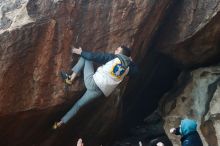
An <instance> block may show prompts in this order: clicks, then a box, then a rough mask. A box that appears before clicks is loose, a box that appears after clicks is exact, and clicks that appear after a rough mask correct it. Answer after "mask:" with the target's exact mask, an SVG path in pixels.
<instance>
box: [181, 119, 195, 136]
mask: <svg viewBox="0 0 220 146" xmlns="http://www.w3.org/2000/svg"><path fill="white" fill-rule="evenodd" d="M196 128H197V123H196V121H195V120H191V119H184V120H182V121H181V124H180V133H181V134H182V135H183V136H184V135H187V134H189V133H191V132H195V131H196Z"/></svg>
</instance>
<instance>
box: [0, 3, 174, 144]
mask: <svg viewBox="0 0 220 146" xmlns="http://www.w3.org/2000/svg"><path fill="white" fill-rule="evenodd" d="M169 4H170V1H169V0H166V1H157V2H155V1H142V0H139V1H133V0H129V1H128V0H123V1H120V2H118V1H114V0H113V1H103V0H98V1H86V0H80V1H78V0H77V1H72V0H65V1H52V0H48V1H45V0H29V1H28V0H23V1H17V0H10V1H1V10H2V11H1V21H0V26H1V27H0V29H1V32H0V33H1V34H0V35H1V37H0V52H1V53H0V66H1V71H0V76H1V78H0V95H1V97H0V101H1V102H0V115H1V121H0V122H1V123H2V124H1V130H2V131H7V132H5V133H1V137H2V138H1V140H0V143H1V145H68V144H69V145H72V139H73V138H74V137H75V138H78V137H79V136H84V137H86V138H87V141H88V143H89V144H90V145H98V143H101V142H102V143H103V142H108V141H111V137H112V136H109V135H111V134H114V129H116V128H114V127H115V126H117V122H118V121H119V120H118V119H119V117H120V116H119V115H120V113H121V106H120V105H121V102H120V101H121V100H120V99H118V98H119V97H120V94H121V93H120V92H122V91H118V92H115V94H113V95H112V96H113V97H112V98H108V99H106V100H105V101H100V102H101V103H99V104H96V105H93V106H92V105H91V106H92V107H88V108H85V111H87V112H86V113H85V114H84V115H83V114H79V115H82V116H79V117H78V118H79V119H80V121H81V122H78V123H77V121H75V122H74V120H73V121H72V122H70V123H71V124H69V125H68V126H67V128H64V129H63V130H61V131H62V132H60V133H59V132H55V133H54V132H51V131H50V130H51V125H52V123H53V122H54V121H56V120H58V119H59V118H60V117H61V116H62V115H63V114H64V113H65V112H66V111H67V110H68V108H69V107H70V106H71V105H72V104H73V103H74V102H75V101H76V100H77V99H78V98H79V97H80V95H81V94H82V92H83V90H84V86H83V82H82V80H81V79H78V80H77V81H76V82H75V84H74V85H73V87H72V88H71V89H70V91H69V92H68V95H66V93H65V92H64V90H63V84H62V82H61V81H60V79H59V77H58V73H59V71H60V70H61V69H64V70H67V69H68V68H69V67H70V66H71V64H72V63H71V60H72V55H71V54H70V46H71V45H75V46H76V47H78V46H79V45H80V46H81V47H82V48H83V49H85V50H96V51H113V50H114V49H115V47H117V46H118V45H121V44H125V45H127V46H132V45H134V41H135V40H134V38H135V36H136V35H137V36H138V35H139V34H140V33H142V28H143V26H146V25H147V26H148V28H147V29H146V30H145V32H146V34H144V33H143V34H142V36H141V37H143V39H144V38H148V40H145V42H146V43H149V41H150V39H151V38H152V37H153V34H154V32H155V31H156V28H157V27H158V25H159V23H160V19H162V18H163V17H164V14H165V13H164V12H165V10H166V9H167V7H168V6H169ZM156 12H157V13H156ZM146 22H147V24H145V23H146ZM152 23H153V25H150V24H152ZM146 46H147V45H144V46H142V47H140V48H139V49H137V48H135V50H133V52H134V53H133V57H134V58H137V57H138V58H139V60H140V59H141V58H143V57H144V53H143V52H145V48H146ZM140 52H142V53H140ZM73 60H74V61H73V63H75V62H76V60H77V57H76V56H73ZM122 88H123V85H122ZM101 105H102V106H101ZM91 108H92V109H93V110H89V111H90V112H88V109H91ZM86 109H87V110H86ZM82 113H84V112H82ZM91 115H92V117H91ZM13 119H14V121H13ZM15 121H16V123H14V122H15ZM73 125H74V126H73ZM76 125H77V128H76ZM6 129H7V130H6ZM50 132H51V133H50ZM63 133H66V135H63Z"/></svg>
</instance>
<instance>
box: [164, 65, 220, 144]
mask: <svg viewBox="0 0 220 146" xmlns="http://www.w3.org/2000/svg"><path fill="white" fill-rule="evenodd" d="M183 79H184V80H183ZM219 83H220V66H213V67H209V68H200V69H197V70H194V71H192V72H191V73H186V74H184V75H183V76H182V79H181V82H179V83H178V85H182V88H179V89H175V90H174V92H171V93H169V94H167V95H166V96H165V97H164V98H163V100H162V106H161V109H162V111H163V115H164V119H165V123H164V128H165V130H166V132H167V134H168V135H169V137H170V139H171V140H172V141H173V144H174V145H176V146H177V145H180V143H179V140H178V139H177V137H176V136H173V135H170V134H169V129H170V128H172V127H177V126H178V124H179V122H180V120H181V119H182V118H186V117H188V118H193V119H196V120H197V121H198V124H199V126H198V130H199V132H200V135H201V136H202V138H203V142H204V144H205V145H212V146H218V145H219V143H220V141H219V133H218V131H219V124H218V123H219V111H220V110H219V104H220V103H219V85H220V84H219ZM178 87H180V86H178Z"/></svg>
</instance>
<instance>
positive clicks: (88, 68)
mask: <svg viewBox="0 0 220 146" xmlns="http://www.w3.org/2000/svg"><path fill="white" fill-rule="evenodd" d="M83 68H84V83H85V86H86V89H87V90H86V92H85V93H84V95H83V96H82V97H81V98H80V99H79V100H78V101H77V102H76V103H75V104H74V105H73V107H72V108H71V109H70V110H69V111H68V112H67V113H66V114H65V115H64V116H63V118H62V119H61V120H62V122H63V123H67V122H68V121H69V120H70V119H71V118H72V117H74V116H75V115H76V113H77V112H78V111H79V109H80V108H81V107H82V106H84V105H86V104H88V103H89V102H91V101H92V100H94V99H96V98H98V97H100V96H102V95H103V93H102V91H101V90H100V89H99V88H98V86H97V85H96V84H95V81H94V79H93V75H94V67H93V63H92V62H91V61H88V60H86V59H84V58H82V57H80V59H79V61H78V62H77V64H76V65H75V66H74V67H73V68H72V71H73V72H75V73H77V74H78V73H79V72H80V71H81V70H82V69H83Z"/></svg>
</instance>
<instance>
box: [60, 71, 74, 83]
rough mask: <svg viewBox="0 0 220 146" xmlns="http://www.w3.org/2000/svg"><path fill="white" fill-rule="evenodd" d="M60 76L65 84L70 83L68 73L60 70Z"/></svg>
mask: <svg viewBox="0 0 220 146" xmlns="http://www.w3.org/2000/svg"><path fill="white" fill-rule="evenodd" d="M60 76H61V78H62V80H63V81H64V83H66V84H67V85H72V81H71V78H70V75H68V74H67V73H66V72H64V71H61V72H60Z"/></svg>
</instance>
